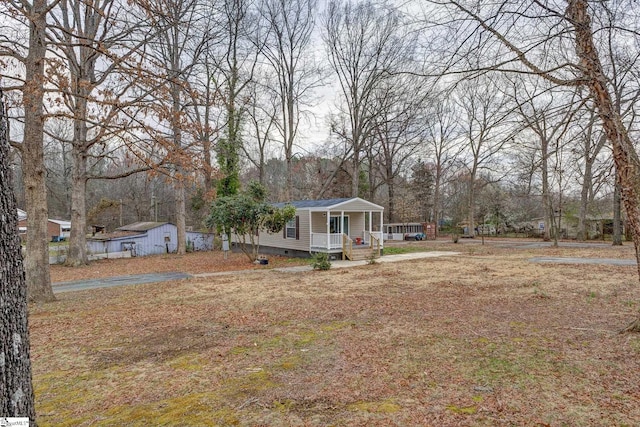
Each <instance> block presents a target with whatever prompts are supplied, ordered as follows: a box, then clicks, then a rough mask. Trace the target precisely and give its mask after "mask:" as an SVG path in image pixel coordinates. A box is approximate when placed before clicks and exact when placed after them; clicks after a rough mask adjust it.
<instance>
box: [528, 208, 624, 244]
mask: <svg viewBox="0 0 640 427" xmlns="http://www.w3.org/2000/svg"><path fill="white" fill-rule="evenodd" d="M555 220H556V221H557V222H558V221H559V223H560V233H559V237H561V238H564V239H575V238H576V237H577V235H578V218H577V217H576V216H575V215H571V216H569V215H564V213H563V214H562V215H561V216H559V215H557V214H556V217H555ZM585 221H586V223H585V225H586V232H587V239H602V238H604V236H607V235H612V234H613V213H610V214H601V215H587V216H586V218H585ZM530 224H531V226H532V227H533V229H534V230H535V231H536V232H537V233H538V234H540V235H542V234H544V230H545V227H546V226H547V224H546V222H545V220H544V218H534V219H533V220H532V221H531V223H530ZM621 226H622V234H623V235H624V233H625V230H626V228H627V227H626V221H624V220H623V221H622V222H621Z"/></svg>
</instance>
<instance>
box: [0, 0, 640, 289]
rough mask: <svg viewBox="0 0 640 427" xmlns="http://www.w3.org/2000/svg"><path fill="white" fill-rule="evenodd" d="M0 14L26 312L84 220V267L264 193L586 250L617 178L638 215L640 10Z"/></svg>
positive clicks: (154, 9)
mask: <svg viewBox="0 0 640 427" xmlns="http://www.w3.org/2000/svg"><path fill="white" fill-rule="evenodd" d="M0 8H1V9H0V13H1V14H2V17H3V18H2V19H3V22H4V25H3V27H2V30H1V32H0V54H1V55H2V60H3V64H4V67H3V71H2V86H3V87H4V89H5V92H6V93H7V95H8V100H9V102H8V107H9V109H8V111H9V115H10V118H11V138H12V146H13V148H14V162H15V165H16V166H15V170H16V172H21V175H22V179H17V180H16V182H17V185H16V186H17V188H19V189H20V191H21V193H22V196H19V197H18V199H19V204H21V205H23V206H25V207H26V210H27V212H28V217H29V227H28V230H29V232H28V233H29V234H28V236H27V240H28V241H29V242H31V243H30V244H29V245H28V246H27V271H28V272H30V273H28V274H29V276H30V277H29V278H28V283H29V285H30V286H33V289H32V291H31V292H30V295H32V296H33V298H37V299H38V298H39V299H42V298H44V299H46V298H52V294H48V293H46V292H45V291H37V289H45V288H46V286H45V285H44V284H47V283H48V281H49V279H48V269H47V267H45V266H44V263H45V261H44V256H43V253H45V249H46V245H44V244H43V243H37V242H46V241H47V239H48V236H46V231H45V230H44V229H43V227H44V225H43V224H44V219H46V217H47V216H59V217H69V218H70V219H71V221H72V224H73V227H72V236H71V242H70V253H69V263H71V264H82V263H85V262H86V249H85V248H86V244H85V243H86V242H85V233H86V230H87V225H89V224H90V223H91V222H92V221H101V222H105V221H111V223H112V224H114V225H117V224H119V223H120V222H121V221H122V222H125V223H126V222H130V221H134V220H149V219H155V218H156V217H157V214H158V213H159V214H160V219H163V220H171V221H173V222H175V223H176V224H177V226H178V229H179V230H180V233H179V235H180V236H183V235H184V233H183V231H184V230H185V229H186V227H187V226H188V225H189V226H195V227H199V226H200V225H201V224H202V221H203V219H204V218H205V217H206V216H207V214H208V209H209V206H210V203H211V201H212V200H213V198H214V197H216V195H230V194H234V193H236V192H237V191H238V189H239V187H240V186H241V185H242V183H246V182H248V181H249V179H250V178H254V179H256V180H257V181H259V182H260V183H262V184H263V185H264V186H266V187H267V188H268V189H269V191H270V195H271V198H272V200H274V201H286V200H292V199H306V198H330V197H347V196H360V197H364V198H367V199H369V200H371V201H373V202H375V203H379V204H382V205H384V206H385V207H386V212H385V215H386V216H387V219H388V220H389V221H391V222H393V221H416V220H428V221H438V220H441V219H448V220H450V221H451V222H453V223H454V224H455V223H461V222H466V223H468V224H476V223H478V222H483V221H484V220H485V219H486V218H487V217H493V219H492V221H496V222H497V221H502V222H503V223H505V224H506V223H509V224H517V223H518V222H522V221H524V220H528V219H531V218H532V217H535V216H544V217H545V218H547V221H546V223H547V224H552V225H553V224H554V221H553V219H554V218H555V214H554V213H555V212H558V211H562V210H564V211H565V212H567V211H573V212H574V214H575V215H576V216H577V217H578V218H579V223H580V227H579V228H580V237H582V238H586V237H588V236H587V235H586V233H587V232H586V225H585V224H586V218H587V215H588V214H597V213H608V212H610V211H613V210H614V205H613V199H614V197H613V196H614V193H615V187H616V178H615V177H616V176H617V177H618V184H619V189H620V190H621V200H622V201H623V202H624V204H625V207H626V210H627V213H629V212H631V211H633V209H637V208H636V207H635V205H637V202H633V201H634V200H635V199H636V197H635V193H634V192H632V191H631V190H632V189H633V188H635V186H636V184H635V181H634V180H635V176H636V175H637V171H636V168H637V165H636V157H637V155H636V154H635V153H636V152H635V148H634V145H633V143H632V141H633V139H634V138H635V135H636V133H637V124H636V123H637V120H636V105H637V97H638V93H640V92H639V91H638V70H639V69H638V61H637V56H638V53H637V52H638V50H637V44H636V43H637V41H638V40H637V37H638V36H637V34H636V32H637V31H636V29H637V28H638V22H637V12H636V11H635V9H634V8H633V5H632V2H630V1H621V2H615V4H610V3H606V2H593V3H587V2H584V1H575V0H571V1H542V2H541V1H531V2H516V1H503V2H498V3H494V4H491V5H486V4H484V3H482V2H477V1H459V2H458V1H429V2H418V1H415V2H398V3H396V2H385V1H346V0H340V1H328V2H318V1H316V0H253V1H249V0H209V1H203V0H161V1H160V0H158V1H147V0H135V1H126V2H125V1H123V0H92V1H86V0H83V1H79V0H11V1H6V2H3V4H2V6H0ZM594 58H595V60H597V61H596V62H594ZM596 83H597V84H596ZM605 95H606V96H605ZM607 97H608V98H607ZM605 104H606V105H605ZM605 106H606V109H605V110H603V108H605ZM603 111H604V112H603ZM611 120H613V121H611ZM310 129H314V130H313V131H311V130H310ZM614 137H615V138H616V139H614ZM614 154H615V155H614ZM614 160H615V162H614ZM616 171H617V172H618V173H617V175H616ZM623 178H624V179H623ZM625 179H626V181H625ZM623 181H624V182H623ZM625 182H626V184H625ZM630 183H633V185H630ZM634 191H635V190H634ZM634 203H635V205H634ZM47 206H48V207H49V210H47ZM540 207H542V208H540ZM629 209H631V211H630V210H629ZM100 215H102V217H101V216H100ZM88 218H90V222H87V221H88ZM629 221H630V226H631V229H633V228H634V227H635V226H636V225H635V222H637V221H635V220H634V219H633V218H629ZM634 221H635V222H634ZM639 227H640V225H639ZM555 231H556V230H554V227H553V226H552V227H546V230H545V232H546V233H549V235H548V236H547V237H548V238H551V237H552V235H553V233H554V232H555ZM632 234H633V233H632ZM637 234H638V236H637V237H638V238H640V231H639V232H638V233H637ZM43 245H44V246H43ZM184 250H185V240H184V238H181V240H180V242H179V245H178V251H179V252H183V251H184ZM38 292H44V293H43V294H42V297H37V296H36V295H38Z"/></svg>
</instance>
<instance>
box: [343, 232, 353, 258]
mask: <svg viewBox="0 0 640 427" xmlns="http://www.w3.org/2000/svg"><path fill="white" fill-rule="evenodd" d="M351 258H353V240H351V237H349V236H347V235H346V234H343V235H342V260H343V261H344V260H345V259H351Z"/></svg>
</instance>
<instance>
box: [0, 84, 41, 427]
mask: <svg viewBox="0 0 640 427" xmlns="http://www.w3.org/2000/svg"><path fill="white" fill-rule="evenodd" d="M11 181H12V179H11V171H10V170H9V136H8V121H7V116H6V113H5V108H4V99H3V96H2V91H0V217H2V221H0V263H2V268H1V269H0V308H1V314H0V361H2V363H0V402H1V404H0V414H2V416H3V417H28V418H29V422H30V423H31V425H36V424H35V423H36V411H35V402H34V394H33V384H32V382H31V360H30V358H29V329H28V322H27V287H26V283H25V276H24V266H23V263H22V249H21V245H20V238H19V237H18V214H17V212H18V211H17V206H16V201H15V198H14V196H13V190H12V188H11Z"/></svg>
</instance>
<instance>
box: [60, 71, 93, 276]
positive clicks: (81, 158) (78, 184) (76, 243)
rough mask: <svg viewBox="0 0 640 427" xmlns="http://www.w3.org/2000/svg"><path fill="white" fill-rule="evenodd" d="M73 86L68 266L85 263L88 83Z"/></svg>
mask: <svg viewBox="0 0 640 427" xmlns="http://www.w3.org/2000/svg"><path fill="white" fill-rule="evenodd" d="M78 80H79V83H78V84H76V85H75V86H77V87H75V88H74V93H76V94H77V95H76V96H75V111H74V115H75V118H74V128H73V133H74V135H73V147H72V156H73V171H72V174H71V181H72V182H71V187H72V189H73V191H72V193H71V235H70V236H69V254H68V255H67V260H66V263H65V264H67V265H70V266H74V267H78V266H80V265H85V264H87V234H86V233H87V208H86V201H87V149H86V144H87V133H88V131H87V120H86V118H87V97H88V96H89V93H88V90H87V89H86V88H87V87H89V82H88V81H86V80H80V78H78Z"/></svg>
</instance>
